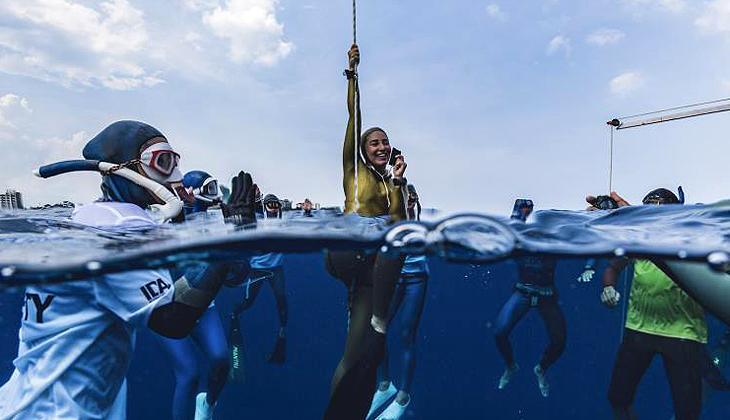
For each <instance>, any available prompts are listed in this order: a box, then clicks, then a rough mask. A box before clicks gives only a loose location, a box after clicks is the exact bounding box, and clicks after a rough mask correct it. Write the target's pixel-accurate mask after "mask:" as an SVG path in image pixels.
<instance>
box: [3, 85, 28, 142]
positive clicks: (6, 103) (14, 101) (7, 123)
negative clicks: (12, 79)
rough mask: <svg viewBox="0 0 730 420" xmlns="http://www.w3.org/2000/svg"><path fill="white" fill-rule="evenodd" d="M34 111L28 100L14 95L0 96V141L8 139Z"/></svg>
mask: <svg viewBox="0 0 730 420" xmlns="http://www.w3.org/2000/svg"><path fill="white" fill-rule="evenodd" d="M32 113H33V110H32V109H30V106H28V100H27V99H26V98H23V97H21V96H18V95H16V94H14V93H6V94H4V95H3V96H0V139H8V138H11V137H12V136H13V134H14V133H13V132H14V131H15V130H16V129H17V128H18V124H19V123H20V122H22V121H24V120H25V119H26V118H27V117H28V116H29V115H30V114H32Z"/></svg>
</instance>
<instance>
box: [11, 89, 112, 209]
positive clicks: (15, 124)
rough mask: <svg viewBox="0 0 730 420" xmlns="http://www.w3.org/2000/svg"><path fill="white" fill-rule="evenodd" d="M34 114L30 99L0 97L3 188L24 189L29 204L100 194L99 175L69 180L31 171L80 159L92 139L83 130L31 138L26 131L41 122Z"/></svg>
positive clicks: (90, 197)
mask: <svg viewBox="0 0 730 420" xmlns="http://www.w3.org/2000/svg"><path fill="white" fill-rule="evenodd" d="M32 114H33V110H32V109H31V107H30V103H29V101H28V99H26V98H24V97H22V96H19V95H16V94H14V93H5V94H3V95H2V96H0V140H1V141H2V145H3V150H4V153H5V156H4V157H5V159H4V163H3V165H4V166H3V172H4V173H5V174H6V176H4V177H3V178H2V179H0V181H2V183H0V191H5V189H6V188H15V189H17V190H18V191H21V192H22V193H23V195H24V201H25V204H26V205H32V204H38V203H40V200H51V201H54V202H55V201H62V200H64V199H67V198H68V197H78V196H83V197H85V198H86V199H87V200H91V199H93V198H95V197H96V196H97V195H98V194H99V179H98V177H94V176H88V175H85V176H82V177H77V178H76V180H75V182H68V179H69V178H68V176H64V177H58V179H52V180H40V179H38V178H35V177H33V176H32V175H31V171H32V170H33V169H35V168H38V166H40V165H43V164H47V163H50V162H57V161H59V160H65V159H78V158H79V157H80V154H81V149H82V147H83V145H84V144H86V142H87V141H88V140H89V136H88V135H87V134H86V132H84V131H79V132H76V133H73V134H71V135H69V136H57V137H51V138H36V137H31V136H30V135H28V134H27V133H28V132H29V131H31V130H32V127H33V126H34V125H37V124H38V121H33V118H32ZM64 179H65V181H64Z"/></svg>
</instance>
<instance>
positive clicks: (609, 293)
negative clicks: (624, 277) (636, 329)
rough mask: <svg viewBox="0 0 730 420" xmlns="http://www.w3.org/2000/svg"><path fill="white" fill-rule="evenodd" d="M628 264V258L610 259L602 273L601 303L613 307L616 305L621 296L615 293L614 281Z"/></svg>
mask: <svg viewBox="0 0 730 420" xmlns="http://www.w3.org/2000/svg"><path fill="white" fill-rule="evenodd" d="M628 264H629V260H628V258H623V257H622V258H614V259H612V260H611V261H610V262H609V263H608V265H607V266H606V269H605V270H604V271H603V291H602V292H601V303H603V304H604V305H606V306H609V307H613V306H616V305H617V304H618V301H619V299H620V298H621V294H620V293H619V292H617V291H616V289H615V288H614V286H615V285H616V279H618V276H619V274H621V271H622V270H623V269H624V268H626V266H627V265H628Z"/></svg>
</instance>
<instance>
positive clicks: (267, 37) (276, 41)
mask: <svg viewBox="0 0 730 420" xmlns="http://www.w3.org/2000/svg"><path fill="white" fill-rule="evenodd" d="M278 3H279V1H278V0H227V1H226V2H225V5H223V6H220V5H219V6H217V7H216V8H215V9H213V10H210V11H205V12H204V13H203V23H205V25H206V26H207V27H208V28H210V30H211V31H212V32H213V33H214V34H215V35H216V36H218V37H220V38H224V39H227V40H228V41H229V42H230V48H229V58H230V59H231V61H233V62H235V63H244V62H250V63H254V64H259V65H264V66H273V65H275V64H276V63H278V62H279V61H280V60H282V59H284V58H286V56H288V55H289V54H290V53H291V52H292V51H293V50H294V44H293V43H291V42H286V41H284V40H283V39H282V36H283V33H284V25H282V24H281V23H279V22H278V21H277V19H276V7H277V6H278Z"/></svg>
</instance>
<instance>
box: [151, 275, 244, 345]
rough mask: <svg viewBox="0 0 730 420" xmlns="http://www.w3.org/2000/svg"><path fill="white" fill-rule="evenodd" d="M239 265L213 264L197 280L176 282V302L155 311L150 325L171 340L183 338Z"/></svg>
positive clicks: (184, 279)
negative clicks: (231, 271) (230, 273)
mask: <svg viewBox="0 0 730 420" xmlns="http://www.w3.org/2000/svg"><path fill="white" fill-rule="evenodd" d="M237 267H238V266H237V265H236V263H231V262H224V263H215V264H210V265H209V266H208V267H207V268H206V269H205V270H203V271H202V272H201V273H200V274H199V275H198V276H197V277H196V278H194V279H187V278H186V277H185V276H183V277H181V278H180V279H178V280H177V281H175V292H174V296H173V301H172V302H170V303H168V304H166V305H163V306H160V307H159V308H156V309H155V310H154V312H152V314H151V316H150V318H149V322H148V323H147V326H148V327H149V328H150V329H151V330H153V331H154V332H156V333H158V334H160V335H162V336H165V337H168V338H184V337H186V336H187V335H188V334H190V332H191V331H192V330H193V329H194V328H195V326H196V325H197V321H198V319H199V318H200V317H201V316H203V313H204V312H205V310H206V309H207V308H208V305H209V304H210V302H211V301H212V300H213V298H215V296H216V295H217V294H218V290H220V287H221V285H222V284H223V280H224V279H226V278H227V276H228V274H229V272H230V270H234V269H236V268H237Z"/></svg>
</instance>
